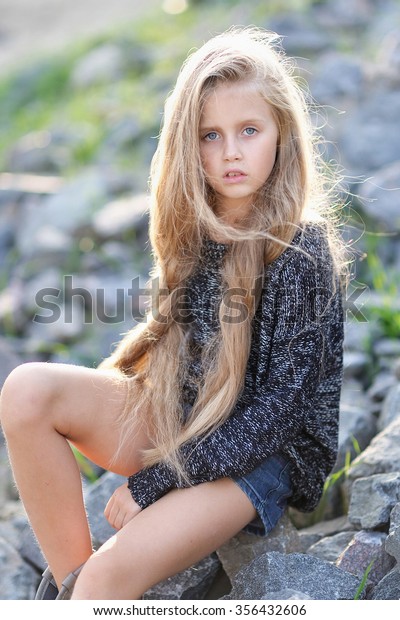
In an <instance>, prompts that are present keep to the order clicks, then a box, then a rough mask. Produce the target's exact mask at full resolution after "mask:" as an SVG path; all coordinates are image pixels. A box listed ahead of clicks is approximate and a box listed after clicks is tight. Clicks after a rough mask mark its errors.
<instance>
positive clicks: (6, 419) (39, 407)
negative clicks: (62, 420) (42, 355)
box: [0, 362, 56, 434]
mask: <svg viewBox="0 0 400 620" xmlns="http://www.w3.org/2000/svg"><path fill="white" fill-rule="evenodd" d="M49 366H51V365H50V364H46V363H43V362H29V363H26V364H21V365H20V366H17V367H16V368H15V369H14V370H13V371H12V372H11V373H10V374H9V375H8V377H7V379H6V380H5V382H4V385H3V388H2V390H1V398H0V422H1V425H2V428H3V430H4V431H5V433H6V434H7V433H12V432H13V431H14V430H18V429H19V428H20V427H21V426H22V425H23V426H24V428H27V429H28V428H29V422H34V423H37V422H38V421H39V419H40V418H41V417H42V416H43V415H44V414H45V413H46V411H47V409H48V405H49V403H50V401H51V399H52V398H53V397H54V393H55V389H56V386H55V385H54V384H53V382H52V381H51V378H50V374H51V371H50V368H49Z"/></svg>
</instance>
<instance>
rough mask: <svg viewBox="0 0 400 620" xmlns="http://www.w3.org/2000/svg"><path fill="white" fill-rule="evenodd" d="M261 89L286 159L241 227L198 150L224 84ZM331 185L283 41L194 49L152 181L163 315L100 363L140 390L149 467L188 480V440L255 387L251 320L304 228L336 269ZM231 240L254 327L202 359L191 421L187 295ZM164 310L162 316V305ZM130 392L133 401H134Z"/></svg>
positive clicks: (247, 31)
mask: <svg viewBox="0 0 400 620" xmlns="http://www.w3.org/2000/svg"><path fill="white" fill-rule="evenodd" d="M242 81H246V82H251V83H253V84H255V85H256V86H257V87H258V92H259V93H260V95H262V96H263V97H264V98H265V100H266V101H267V102H268V104H269V105H270V106H271V107H272V110H273V114H274V119H275V122H276V124H277V126H278V147H277V158H276V162H275V165H274V168H273V171H272V173H271V175H270V177H269V178H268V179H267V181H266V183H265V185H264V186H263V187H262V188H261V190H260V191H259V192H258V195H257V196H255V199H254V204H253V207H252V210H251V213H250V215H249V216H248V217H247V218H246V221H245V222H242V223H241V225H240V226H238V227H235V228H234V227H232V226H229V225H227V224H226V223H224V222H223V221H222V220H221V219H219V218H218V217H217V216H216V214H215V211H214V208H213V207H214V196H213V192H212V190H211V188H210V187H209V186H208V185H207V182H206V179H205V176H204V172H203V168H202V163H201V159H200V149H199V124H200V119H201V115H202V109H203V106H204V104H205V102H206V100H207V98H208V96H209V95H210V93H211V92H212V91H213V89H215V87H216V86H217V85H220V84H221V83H232V82H242ZM332 187H334V183H331V182H330V180H329V178H328V176H327V175H326V171H325V170H324V169H323V166H322V164H321V159H320V157H319V155H318V150H317V146H316V141H315V137H314V132H313V128H312V124H311V122H310V117H309V112H308V109H307V104H306V100H305V95H304V94H303V89H302V88H300V86H299V84H298V83H297V79H296V78H295V77H294V65H293V63H292V62H290V61H289V60H288V58H287V57H285V55H284V54H283V52H282V50H281V48H280V46H279V37H278V35H276V34H275V33H271V32H267V31H264V30H260V29H257V28H232V29H230V30H228V31H227V32H225V33H223V34H221V35H218V36H216V37H214V38H212V39H211V40H209V41H208V42H207V43H205V44H204V45H203V46H202V47H201V48H200V49H199V50H197V51H195V52H193V53H192V54H191V55H190V56H189V57H188V58H187V60H186V61H185V63H184V64H183V67H182V69H181V71H180V73H179V76H178V79H177V82H176V86H175V88H174V89H173V91H172V93H171V95H170V96H169V97H168V99H167V101H166V104H165V113H164V119H163V126H162V131H161V134H160V139H159V144H158V148H157V151H156V153H155V156H154V158H153V161H152V166H151V175H150V190H151V196H150V231H149V232H150V241H151V245H152V249H153V253H154V269H153V271H152V274H151V278H152V280H154V281H155V280H157V281H158V289H159V290H160V291H161V293H160V294H159V295H158V296H157V299H155V300H153V306H152V311H151V312H149V314H148V315H147V318H146V320H145V321H143V322H142V323H141V324H139V325H137V326H135V327H134V328H133V329H132V330H131V331H130V332H129V333H128V334H127V335H125V337H124V338H123V339H122V340H121V342H120V343H119V345H118V346H117V348H116V350H115V351H114V353H113V354H112V355H111V356H110V357H109V358H108V359H107V360H105V361H104V362H103V363H102V364H101V366H100V367H102V368H113V369H114V370H116V371H117V372H118V373H120V375H121V376H123V377H124V378H126V381H127V383H128V385H130V386H131V387H133V386H134V388H135V389H134V390H132V395H134V398H131V397H129V396H128V402H127V406H126V411H125V413H124V416H123V420H122V424H123V431H124V432H123V433H122V437H123V441H129V430H130V429H131V428H132V427H133V426H134V425H133V424H132V420H133V419H135V418H136V417H137V416H138V415H140V414H142V415H144V412H145V415H146V421H147V422H148V424H149V426H150V427H151V429H152V438H153V442H154V447H152V448H151V449H148V450H146V451H145V452H144V454H143V462H144V464H145V465H147V466H149V465H152V464H154V463H156V462H159V461H161V460H164V461H166V462H168V463H169V464H170V466H172V467H174V468H175V470H176V471H177V473H178V474H179V475H180V476H182V477H183V478H184V477H185V464H184V463H182V462H181V459H180V458H179V446H181V445H182V444H183V443H184V442H186V441H188V440H190V439H193V438H201V437H204V436H206V435H207V434H208V433H211V432H213V431H214V430H215V429H216V428H217V427H218V426H219V425H220V424H222V423H223V422H224V421H225V420H226V419H227V418H228V416H229V414H230V412H231V411H232V408H233V406H234V404H235V402H236V401H237V398H238V396H239V394H240V391H241V390H242V388H243V385H244V377H245V370H246V365H247V362H248V356H249V352H250V344H251V321H252V318H253V316H254V313H255V311H256V308H257V305H258V302H259V300H260V296H261V291H262V286H263V277H262V276H263V273H264V270H265V265H267V264H269V263H271V262H272V261H273V260H274V259H276V258H277V257H278V256H279V255H280V253H281V252H282V251H283V250H284V249H285V248H286V247H287V246H288V245H289V244H290V243H291V241H292V240H293V237H294V235H295V233H296V230H298V228H299V226H300V224H301V223H303V222H305V221H311V220H312V221H319V222H321V223H323V225H324V230H326V232H327V235H328V237H329V239H330V243H331V247H332V253H333V255H334V257H336V260H337V264H339V261H340V243H339V237H338V236H337V235H336V234H335V227H334V226H333V225H332V224H331V223H330V222H331V218H330V217H329V214H330V213H331V212H332V209H331V204H332V197H331V191H330V190H331V189H332ZM207 236H208V237H211V238H217V239H221V238H222V239H224V240H226V242H227V243H229V249H228V252H227V254H226V256H225V259H224V264H223V267H222V274H221V276H222V289H223V290H224V291H227V290H232V289H237V290H240V291H244V295H243V296H242V297H241V302H242V303H245V304H246V306H247V311H248V312H247V319H246V320H243V321H241V322H234V321H226V320H222V317H223V316H224V315H226V312H227V307H226V305H225V304H224V300H223V295H222V301H221V304H220V308H219V330H218V331H217V333H216V335H215V336H214V337H213V338H212V339H211V341H210V342H209V344H208V345H207V346H206V347H205V348H204V350H203V352H202V358H201V362H202V368H203V379H202V382H201V385H200V386H199V390H198V396H197V399H196V401H195V403H194V406H193V408H192V410H191V413H190V415H189V417H188V418H187V420H186V421H185V423H183V422H182V420H183V418H182V414H183V411H182V399H181V390H182V377H183V370H184V367H185V359H186V339H185V326H184V324H182V321H179V320H177V315H178V311H179V303H180V300H179V298H178V297H179V296H177V294H176V293H177V291H179V290H182V289H183V290H184V287H185V282H186V281H187V279H188V278H189V276H190V275H191V274H193V272H194V270H195V269H196V267H197V266H198V263H199V257H200V255H201V249H202V243H203V240H204V237H207ZM155 306H156V307H157V312H155V310H154V308H155ZM128 394H129V393H128Z"/></svg>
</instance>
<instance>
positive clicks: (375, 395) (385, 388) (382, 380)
mask: <svg viewBox="0 0 400 620" xmlns="http://www.w3.org/2000/svg"><path fill="white" fill-rule="evenodd" d="M397 383H398V381H397V379H396V377H395V375H394V373H393V372H390V373H389V372H387V371H383V372H381V373H378V374H377V375H376V376H375V377H374V379H373V381H372V383H371V386H370V387H369V388H368V390H367V396H368V397H369V398H370V399H371V401H373V402H377V403H381V402H382V401H384V400H385V398H386V396H387V395H388V393H389V392H390V390H391V388H392V387H394V386H395V385H397ZM390 421H392V420H390ZM378 428H379V430H380V431H381V430H382V429H383V426H382V427H380V423H379V421H378Z"/></svg>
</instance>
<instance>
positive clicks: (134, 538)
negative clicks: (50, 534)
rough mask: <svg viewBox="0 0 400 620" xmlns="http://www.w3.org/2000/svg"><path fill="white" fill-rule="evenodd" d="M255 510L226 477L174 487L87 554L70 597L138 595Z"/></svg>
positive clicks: (208, 548) (187, 563)
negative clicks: (174, 488) (86, 559)
mask: <svg viewBox="0 0 400 620" xmlns="http://www.w3.org/2000/svg"><path fill="white" fill-rule="evenodd" d="M255 514H256V513H255V509H254V507H253V505H252V504H251V502H250V500H249V499H248V497H247V496H246V495H245V493H244V492H243V491H242V490H241V489H240V487H239V486H238V485H237V484H236V483H235V482H233V481H232V480H231V479H229V478H223V479H221V480H217V481H215V482H206V483H204V484H200V485H198V486H195V487H191V488H189V489H176V490H173V491H171V492H170V493H168V494H167V495H165V496H164V497H162V498H161V499H160V500H158V501H157V502H155V504H152V505H151V506H149V507H148V508H146V509H145V510H143V511H142V512H140V513H139V514H138V515H137V516H136V517H135V518H133V519H132V520H131V521H130V522H129V523H127V525H126V526H125V527H123V528H122V529H121V530H120V531H119V532H118V533H117V534H116V535H115V536H113V537H112V538H111V539H110V540H109V541H107V542H106V543H105V544H104V545H103V547H101V548H100V549H99V550H98V551H97V552H96V553H95V554H93V555H92V556H91V558H90V559H89V560H88V562H87V563H86V564H85V566H84V568H83V570H82V573H81V574H80V576H79V577H78V581H77V583H76V585H75V589H74V592H73V596H72V598H73V599H81V600H95V599H98V600H136V599H139V598H140V597H141V596H142V595H143V593H144V592H146V590H148V589H149V588H150V587H151V586H153V585H154V584H156V583H158V582H160V581H162V580H164V579H166V578H168V577H170V576H172V575H174V574H176V573H178V572H180V571H182V570H184V569H185V568H187V567H189V566H192V565H193V564H195V563H196V562H198V561H199V560H201V559H202V558H204V557H206V556H207V555H209V554H210V553H212V552H213V551H215V550H216V549H218V547H220V546H221V545H222V544H223V543H224V542H226V541H227V540H229V539H230V538H231V537H232V536H234V535H235V534H236V533H237V532H238V531H240V530H241V529H242V528H243V527H244V526H245V525H246V524H247V523H249V522H250V521H251V520H252V519H253V518H254V517H255Z"/></svg>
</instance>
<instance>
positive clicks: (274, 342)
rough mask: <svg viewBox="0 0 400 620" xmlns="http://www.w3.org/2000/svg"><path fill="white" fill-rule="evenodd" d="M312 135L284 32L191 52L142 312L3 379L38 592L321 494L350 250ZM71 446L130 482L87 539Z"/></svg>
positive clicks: (169, 130) (160, 568) (103, 588)
mask: <svg viewBox="0 0 400 620" xmlns="http://www.w3.org/2000/svg"><path fill="white" fill-rule="evenodd" d="M314 144H315V141H314V139H313V135H312V129H311V123H310V121H309V117H308V113H307V108H306V104H305V99H304V97H303V94H302V91H301V89H300V88H299V86H298V85H297V82H296V79H295V78H294V77H293V73H292V69H291V66H290V65H289V63H288V60H287V59H285V57H284V56H283V53H282V52H281V51H280V49H279V47H278V37H277V35H274V34H272V33H268V32H265V31H261V30H258V29H255V28H239V29H230V30H229V31H228V32H226V33H224V34H222V35H218V36H216V37H214V38H213V39H211V40H210V41H208V42H207V43H206V44H205V45H204V46H203V47H202V48H201V49H200V50H198V51H196V52H195V53H193V54H192V55H191V56H190V57H189V58H188V60H187V61H186V62H185V63H184V66H183V68H182V70H181V72H180V74H179V77H178V80H177V84H176V87H175V89H174V90H173V92H172V94H171V95H170V97H169V98H168V100H167V102H166V106H165V115H164V122H163V129H162V132H161V137H160V141H159V146H158V149H157V152H156V155H155V157H154V160H153V163H152V169H151V201H152V202H151V219H150V239H151V243H152V248H153V251H154V256H155V268H154V272H153V274H152V278H153V280H154V282H153V284H154V283H156V284H157V290H158V291H159V293H158V295H157V296H156V299H155V300H154V303H153V305H152V308H151V309H150V311H149V312H148V315H147V317H146V320H144V321H143V322H142V323H141V324H140V325H138V326H136V327H135V328H134V329H132V331H131V332H130V333H128V334H127V335H126V336H125V337H124V338H123V340H122V341H121V342H120V344H119V346H118V347H117V348H116V350H115V352H114V353H113V354H112V355H111V357H109V358H108V359H107V360H105V361H104V362H103V363H102V364H101V365H100V367H99V368H98V369H88V368H83V367H76V366H72V365H63V364H41V363H29V364H24V365H22V366H20V367H18V368H17V369H16V370H15V371H13V372H12V373H11V375H10V376H9V377H8V379H7V381H6V383H5V385H4V388H3V391H2V396H1V421H2V426H3V430H4V433H5V435H6V438H7V444H8V449H9V454H10V460H11V464H12V468H13V472H14V476H15V480H16V483H17V486H18V489H19V492H20V494H21V498H22V500H23V502H24V506H25V508H26V511H27V514H28V516H29V519H30V522H31V524H32V527H33V529H34V531H35V534H36V536H37V538H38V541H39V543H40V546H41V548H42V550H43V553H44V555H45V557H46V560H47V562H48V564H49V567H50V568H49V569H48V570H46V573H45V576H44V579H43V582H42V584H41V586H40V590H39V593H38V595H37V598H51V597H53V598H54V597H55V596H56V595H57V591H58V590H60V592H59V594H58V598H68V597H70V596H71V592H72V590H73V593H72V598H75V599H139V598H141V596H142V595H143V593H144V592H145V591H146V590H147V589H148V588H150V587H151V586H152V585H154V584H155V583H157V582H159V581H161V580H164V579H166V578H167V577H169V576H171V575H173V574H175V573H177V572H179V571H181V570H183V569H185V568H186V567H188V566H190V565H192V564H194V563H195V562H197V561H199V560H200V559H201V558H203V557H205V556H207V555H208V554H210V553H211V552H213V551H214V550H215V549H217V548H218V547H219V546H220V545H222V544H223V543H224V542H226V541H227V540H228V539H229V538H231V537H232V536H233V535H235V534H236V533H237V532H239V531H240V530H241V529H242V528H245V527H247V529H248V530H249V531H251V532H253V533H256V534H260V535H266V534H267V533H268V532H269V531H270V530H271V529H272V528H273V527H274V526H275V524H276V523H277V521H278V519H279V518H280V516H281V515H282V513H283V511H284V509H285V507H286V506H287V504H289V505H291V506H294V507H296V508H298V509H300V510H304V511H310V510H312V509H314V508H315V506H316V505H317V503H318V500H319V498H320V496H321V491H322V487H323V483H324V480H325V478H326V476H327V474H328V473H329V472H330V470H331V468H332V467H333V465H334V463H335V457H336V447H337V432H338V403H339V394H340V385H341V372H342V340H343V320H342V304H341V292H340V282H339V275H340V271H341V266H342V264H343V260H342V259H343V255H342V248H341V244H340V242H339V236H338V234H337V232H336V228H335V226H334V224H333V219H332V218H331V217H330V213H331V207H330V203H331V196H330V195H329V192H328V189H327V185H326V180H327V179H326V178H325V175H324V174H322V172H321V170H322V166H321V165H320V164H319V163H318V156H317V154H316V151H315V150H314ZM70 444H72V445H74V446H75V447H76V448H78V450H80V451H81V452H82V453H83V454H85V455H86V456H87V457H88V458H89V459H91V460H92V461H94V462H95V463H98V464H99V465H100V466H102V467H103V468H106V469H109V470H111V471H113V472H116V473H118V474H122V475H124V476H127V477H128V482H127V484H125V483H124V484H123V485H122V486H121V487H119V488H118V489H117V490H116V492H115V493H114V494H113V496H112V497H111V499H110V500H109V502H108V503H107V506H106V508H105V515H106V517H107V519H108V521H109V522H110V523H111V525H113V526H114V528H115V529H116V530H117V532H116V534H115V535H114V536H113V537H112V538H111V539H110V540H109V541H108V542H107V543H106V544H104V545H103V546H102V547H101V548H100V549H98V550H97V551H93V550H92V545H91V537H90V532H89V527H88V523H87V519H86V514H85V508H84V504H83V498H82V487H81V479H80V474H79V469H78V467H77V464H76V461H75V458H74V456H73V453H72V451H71V448H70ZM53 575H54V578H53ZM63 582H64V585H63Z"/></svg>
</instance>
